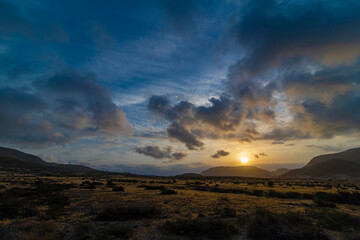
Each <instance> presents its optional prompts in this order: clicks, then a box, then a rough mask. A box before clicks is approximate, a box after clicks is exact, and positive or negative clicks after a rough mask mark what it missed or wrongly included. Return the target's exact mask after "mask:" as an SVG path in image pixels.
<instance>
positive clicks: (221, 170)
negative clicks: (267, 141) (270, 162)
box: [201, 166, 272, 178]
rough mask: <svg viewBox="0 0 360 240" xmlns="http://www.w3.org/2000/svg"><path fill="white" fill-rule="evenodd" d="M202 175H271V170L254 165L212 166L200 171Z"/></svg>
mask: <svg viewBox="0 0 360 240" xmlns="http://www.w3.org/2000/svg"><path fill="white" fill-rule="evenodd" d="M201 175H202V176H228V177H257V178H267V177H272V174H271V172H269V171H267V170H265V169H261V168H258V167H254V166H239V167H222V166H221V167H213V168H209V169H207V170H205V171H202V172H201Z"/></svg>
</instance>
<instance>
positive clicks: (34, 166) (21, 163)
mask: <svg viewBox="0 0 360 240" xmlns="http://www.w3.org/2000/svg"><path fill="white" fill-rule="evenodd" d="M0 170H2V171H16V172H36V173H51V174H76V173H95V172H100V171H98V170H95V169H92V168H89V167H85V166H82V165H74V164H57V163H48V162H46V161H44V160H42V159H41V158H39V157H37V156H35V155H31V154H27V153H24V152H21V151H18V150H15V149H11V148H4V147H0Z"/></svg>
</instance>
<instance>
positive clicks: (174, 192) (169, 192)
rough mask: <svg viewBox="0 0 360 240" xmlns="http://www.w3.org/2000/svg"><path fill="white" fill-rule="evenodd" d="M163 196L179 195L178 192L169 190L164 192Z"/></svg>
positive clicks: (162, 192)
mask: <svg viewBox="0 0 360 240" xmlns="http://www.w3.org/2000/svg"><path fill="white" fill-rule="evenodd" d="M160 194H161V195H174V194H177V191H175V190H172V189H167V190H162V191H161V193H160Z"/></svg>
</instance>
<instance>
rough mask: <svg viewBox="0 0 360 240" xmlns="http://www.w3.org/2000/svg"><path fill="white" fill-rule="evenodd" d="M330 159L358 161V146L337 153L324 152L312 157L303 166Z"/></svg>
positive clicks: (359, 155)
mask: <svg viewBox="0 0 360 240" xmlns="http://www.w3.org/2000/svg"><path fill="white" fill-rule="evenodd" d="M332 159H341V160H346V161H352V162H358V163H360V148H353V149H349V150H346V151H343V152H339V153H332V154H325V155H320V156H317V157H314V158H313V159H311V160H310V162H309V163H308V164H306V165H305V167H310V166H314V165H316V164H319V163H322V162H326V161H328V160H332Z"/></svg>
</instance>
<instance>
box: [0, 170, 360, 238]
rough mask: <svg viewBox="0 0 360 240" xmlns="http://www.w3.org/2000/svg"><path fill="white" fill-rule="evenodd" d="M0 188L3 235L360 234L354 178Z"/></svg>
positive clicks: (68, 182) (26, 183)
mask: <svg viewBox="0 0 360 240" xmlns="http://www.w3.org/2000/svg"><path fill="white" fill-rule="evenodd" d="M0 185H1V186H2V187H1V189H0V216H1V220H0V235H1V236H3V237H2V238H3V239H189V238H190V239H191V238H193V239H199V238H200V239H201V238H202V239H212V238H215V239H221V238H223V237H225V236H226V237H225V239H231V238H234V239H239V238H240V239H256V238H258V239H260V238H259V236H255V237H254V235H253V234H252V232H253V233H254V232H255V233H260V232H259V230H258V228H259V225H262V226H267V228H264V229H268V231H265V232H263V233H262V234H263V236H265V237H264V238H262V239H271V238H269V235H267V234H270V236H285V237H284V238H283V239H292V238H291V237H292V236H295V235H298V234H299V232H302V231H303V229H302V227H304V229H305V228H306V229H307V232H306V234H307V235H304V239H305V238H306V237H307V238H308V239H311V238H313V239H359V231H360V229H359V228H360V227H359V223H360V222H359V218H360V206H359V202H358V199H359V198H358V196H359V195H358V194H360V191H359V189H360V188H359V186H360V181H358V180H336V181H335V180H333V181H329V180H310V179H309V180H289V179H271V180H267V179H250V178H203V179H173V178H160V177H158V178H148V177H126V176H121V175H119V176H111V177H106V176H104V177H95V178H94V177H46V176H36V175H30V174H28V175H21V174H12V175H6V174H3V175H0ZM319 192H320V193H319ZM259 206H261V207H262V209H265V210H266V211H265V210H264V211H263V212H261V211H260V212H259ZM261 214H263V215H261ZM291 214H292V215H291ZM99 216H100V217H99ZM319 216H323V217H322V218H320V217H319ZM293 219H297V220H296V221H292V220H293ZM335 220H336V221H338V222H339V221H340V222H342V223H341V224H339V223H338V224H337V225H336V224H335V223H334V221H335ZM262 221H263V222H262ZM299 221H300V222H301V221H304V223H306V224H310V225H306V224H304V225H303V226H299V224H298V223H299ZM336 221H335V222H336ZM45 223H46V224H45ZM274 224H275V225H274ZM209 225H210V226H216V227H217V228H215V227H211V229H208V227H207V226H209ZM336 226H338V227H336ZM339 226H340V227H339ZM188 229H191V231H190V230H189V231H190V232H189V231H188ZM272 229H278V230H277V232H272V231H273V230H272ZM212 231H215V232H212ZM304 234H305V233H304ZM295 239H296V238H295Z"/></svg>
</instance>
